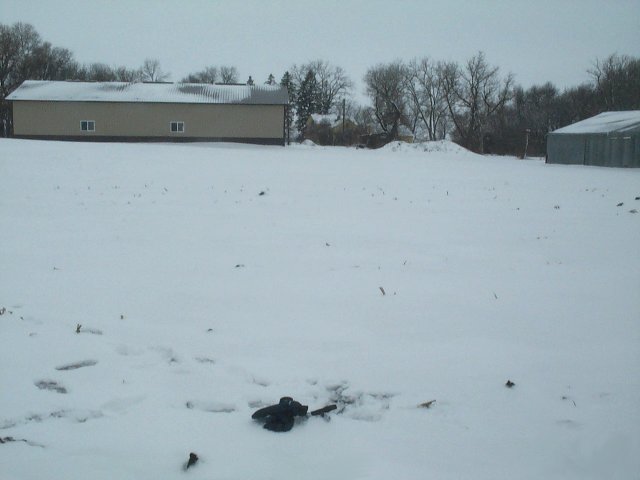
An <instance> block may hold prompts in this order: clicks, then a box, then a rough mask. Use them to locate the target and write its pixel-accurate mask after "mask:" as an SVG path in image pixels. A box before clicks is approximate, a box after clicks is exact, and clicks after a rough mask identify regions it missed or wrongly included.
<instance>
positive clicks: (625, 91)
mask: <svg viewBox="0 0 640 480" xmlns="http://www.w3.org/2000/svg"><path fill="white" fill-rule="evenodd" d="M588 73H589V75H591V78H592V80H593V83H594V87H595V91H596V94H597V96H598V101H599V103H600V105H601V108H602V109H603V110H635V109H638V108H640V58H633V57H630V56H628V55H618V54H615V53H614V54H612V55H609V56H608V57H606V58H605V59H602V60H600V59H597V60H596V61H595V62H594V64H593V67H592V68H591V69H589V70H588Z"/></svg>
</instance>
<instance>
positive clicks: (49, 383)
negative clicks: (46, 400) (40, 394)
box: [35, 380, 68, 393]
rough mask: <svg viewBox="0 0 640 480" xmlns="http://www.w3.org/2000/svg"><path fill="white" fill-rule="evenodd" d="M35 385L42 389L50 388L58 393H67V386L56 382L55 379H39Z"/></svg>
mask: <svg viewBox="0 0 640 480" xmlns="http://www.w3.org/2000/svg"><path fill="white" fill-rule="evenodd" d="M35 386H36V387H38V388H39V389H40V390H50V391H52V392H56V393H67V392H68V391H67V389H66V387H64V386H63V385H61V384H60V383H58V382H56V381H55V380H38V381H37V382H35Z"/></svg>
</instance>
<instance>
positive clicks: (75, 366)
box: [56, 360, 98, 371]
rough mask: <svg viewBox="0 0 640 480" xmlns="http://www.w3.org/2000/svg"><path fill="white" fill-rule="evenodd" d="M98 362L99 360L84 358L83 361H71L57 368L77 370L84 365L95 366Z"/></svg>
mask: <svg viewBox="0 0 640 480" xmlns="http://www.w3.org/2000/svg"><path fill="white" fill-rule="evenodd" d="M97 363H98V361H97V360H83V361H81V362H75V363H69V364H67V365H60V366H59V367H56V370H60V371H66V370H77V369H78V368H83V367H93V366H94V365H96V364H97Z"/></svg>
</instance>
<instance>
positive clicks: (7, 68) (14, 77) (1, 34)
mask: <svg viewBox="0 0 640 480" xmlns="http://www.w3.org/2000/svg"><path fill="white" fill-rule="evenodd" d="M40 44H41V40H40V35H39V34H38V32H36V30H35V29H34V28H33V26H32V25H29V24H28V23H14V24H13V25H12V26H8V25H3V24H0V101H4V99H5V97H6V96H7V95H9V93H11V92H12V91H13V90H14V89H15V88H16V87H17V86H18V85H20V83H22V82H23V81H24V80H25V77H24V76H23V74H24V71H25V68H24V64H25V61H26V59H27V58H28V57H29V56H30V55H31V54H32V53H33V51H34V50H35V49H36V48H38V46H40Z"/></svg>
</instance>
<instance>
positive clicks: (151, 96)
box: [7, 80, 289, 105]
mask: <svg viewBox="0 0 640 480" xmlns="http://www.w3.org/2000/svg"><path fill="white" fill-rule="evenodd" d="M288 99H289V97H288V95H287V90H286V88H284V87H281V86H279V85H273V86H272V85H254V86H249V85H211V84H200V83H128V82H72V81H68V82H67V81H61V82H52V81H41V80H26V81H25V82H24V83H23V84H22V85H20V87H18V88H17V89H16V90H15V91H14V92H13V93H12V94H11V95H9V96H8V97H7V100H36V101H37V100H39V101H53V102H55V101H66V102H152V103H218V104H229V103H231V104H238V103H239V104H249V105H286V104H287V103H288Z"/></svg>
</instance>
